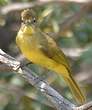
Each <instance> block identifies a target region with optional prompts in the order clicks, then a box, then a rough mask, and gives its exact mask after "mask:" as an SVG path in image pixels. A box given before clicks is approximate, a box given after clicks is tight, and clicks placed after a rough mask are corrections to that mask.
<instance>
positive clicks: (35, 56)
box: [23, 50, 69, 77]
mask: <svg viewBox="0 0 92 110" xmlns="http://www.w3.org/2000/svg"><path fill="white" fill-rule="evenodd" d="M23 53H24V56H25V57H26V58H27V59H28V60H29V61H32V62H33V63H34V64H38V65H40V66H42V67H45V68H47V69H49V70H52V71H55V72H57V73H58V74H61V73H63V76H64V77H66V76H68V75H69V74H68V71H67V69H66V68H65V66H63V65H61V64H58V63H57V62H55V61H54V60H52V59H50V58H48V57H46V56H45V55H44V54H42V53H41V52H40V51H36V50H34V51H26V52H23Z"/></svg>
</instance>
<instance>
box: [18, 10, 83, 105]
mask: <svg viewBox="0 0 92 110" xmlns="http://www.w3.org/2000/svg"><path fill="white" fill-rule="evenodd" d="M21 20H22V23H21V26H20V29H19V31H18V33H17V36H16V44H17V46H18V47H19V49H20V51H21V53H22V54H23V55H24V56H25V58H27V59H28V60H29V61H31V62H32V63H34V64H37V65H40V66H41V67H43V68H46V69H48V70H51V71H53V72H55V73H56V74H58V75H60V76H62V77H63V79H64V81H65V83H66V84H67V85H68V87H69V88H70V91H71V93H72V95H73V97H74V99H75V101H76V102H77V103H78V104H83V103H84V102H85V96H84V94H83V92H82V91H81V89H80V87H79V85H78V84H77V82H76V81H75V80H74V78H73V76H72V70H71V67H70V65H69V62H68V60H67V57H66V56H65V54H64V53H63V51H62V50H61V49H60V47H59V46H58V45H57V43H56V42H55V40H54V39H53V38H51V37H50V36H49V35H47V34H46V33H45V32H43V31H42V30H41V29H40V28H39V25H38V21H37V18H36V14H35V12H34V11H33V10H32V9H25V10H23V11H22V12H21Z"/></svg>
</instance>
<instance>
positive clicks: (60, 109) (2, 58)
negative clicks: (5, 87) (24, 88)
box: [0, 49, 92, 110]
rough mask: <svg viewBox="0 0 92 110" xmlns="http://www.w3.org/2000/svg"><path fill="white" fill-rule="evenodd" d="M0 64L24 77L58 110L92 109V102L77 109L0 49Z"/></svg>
mask: <svg viewBox="0 0 92 110" xmlns="http://www.w3.org/2000/svg"><path fill="white" fill-rule="evenodd" d="M0 62H1V63H4V64H5V65H7V66H8V67H9V68H11V69H12V70H13V71H14V72H16V73H17V74H18V75H20V76H21V77H23V78H24V79H25V80H26V81H27V82H29V84H31V85H33V86H35V87H36V88H37V89H38V90H40V91H41V92H42V93H43V94H44V95H45V96H46V97H47V98H48V99H49V100H50V101H51V102H52V104H53V106H54V107H56V108H57V110H88V109H89V108H92V102H89V103H87V104H84V105H82V106H80V107H76V106H75V105H74V104H72V103H71V102H70V101H68V100H67V99H65V98H64V97H62V96H61V95H60V94H59V93H58V92H57V91H56V90H54V89H53V88H52V87H50V86H49V85H48V84H47V83H46V82H45V81H43V80H42V79H41V78H39V77H38V76H37V75H36V74H33V71H31V70H30V69H29V68H27V67H22V68H20V62H18V61H16V59H14V58H13V57H11V56H9V55H7V54H6V53H5V52H3V51H2V50H1V49H0Z"/></svg>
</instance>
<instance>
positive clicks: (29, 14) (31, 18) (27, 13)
mask: <svg viewBox="0 0 92 110" xmlns="http://www.w3.org/2000/svg"><path fill="white" fill-rule="evenodd" d="M21 19H22V21H23V23H24V24H25V25H32V24H33V25H34V24H35V23H36V16H35V12H34V11H33V10H32V9H25V10H24V11H22V13H21Z"/></svg>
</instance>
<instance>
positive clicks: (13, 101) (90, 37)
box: [0, 0, 92, 110]
mask: <svg viewBox="0 0 92 110" xmlns="http://www.w3.org/2000/svg"><path fill="white" fill-rule="evenodd" d="M67 1H68V0H67ZM76 1H77V0H76ZM28 4H29V5H28ZM25 5H26V6H25ZM83 5H84V4H80V3H76V2H70V3H68V2H67V3H66V2H60V1H57V0H56V1H53V0H52V1H51V2H50V0H47V1H45V0H0V48H1V49H3V50H4V51H5V52H7V53H8V54H10V55H12V56H13V57H15V58H16V59H18V60H20V61H21V62H23V63H24V64H26V63H25V62H26V61H24V58H23V56H22V55H21V54H20V51H19V49H18V47H17V46H16V43H15V38H16V34H17V31H18V30H19V28H20V25H21V19H20V13H21V11H22V10H23V9H24V8H25V7H26V8H27V7H29V8H30V7H32V8H33V10H34V11H35V12H36V17H37V19H38V23H39V28H41V30H42V31H44V32H46V33H47V34H49V35H50V36H51V37H53V38H54V39H55V40H56V42H57V44H58V45H59V46H60V47H61V48H62V50H63V51H64V53H65V54H66V56H67V57H68V59H69V62H70V65H71V68H72V70H73V76H74V77H75V79H76V81H77V82H78V83H79V85H80V87H81V88H82V90H83V91H84V93H85V95H86V97H87V101H90V100H92V7H91V5H90V4H87V5H84V7H83ZM81 7H83V8H81ZM28 66H29V68H30V69H32V70H33V71H34V72H35V74H38V75H39V77H41V78H43V79H44V80H46V81H47V82H48V83H49V84H50V85H51V86H52V87H53V88H54V89H56V90H57V91H58V92H59V93H60V94H61V95H63V96H64V97H66V98H68V99H69V100H70V101H72V102H73V103H75V102H74V100H73V97H72V95H71V93H70V91H69V89H68V87H67V85H66V84H65V82H64V81H63V79H61V78H59V76H57V75H55V73H53V72H52V71H48V70H46V69H44V68H41V67H40V66H37V65H34V64H30V65H28ZM52 76H53V77H52ZM54 109H55V108H54V106H53V105H52V104H50V102H49V100H48V99H47V98H46V97H45V96H43V95H42V94H41V93H40V92H39V91H38V90H36V89H35V88H34V87H33V86H31V85H29V84H28V83H27V82H26V81H24V79H22V78H20V77H19V76H17V75H15V74H14V73H12V72H11V73H10V72H7V71H6V72H5V71H4V72H0V110H54Z"/></svg>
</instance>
